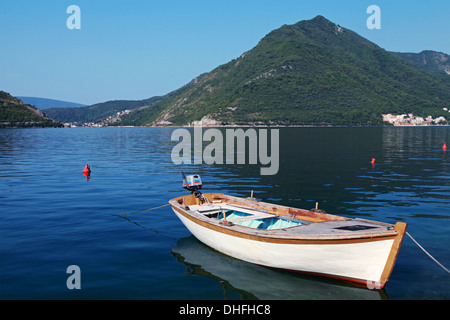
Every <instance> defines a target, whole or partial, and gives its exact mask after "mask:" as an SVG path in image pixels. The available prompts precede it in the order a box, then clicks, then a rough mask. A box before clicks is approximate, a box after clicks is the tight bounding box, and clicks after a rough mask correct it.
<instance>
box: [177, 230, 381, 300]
mask: <svg viewBox="0 0 450 320" xmlns="http://www.w3.org/2000/svg"><path fill="white" fill-rule="evenodd" d="M172 255H173V256H175V257H176V258H177V261H178V262H181V263H182V264H184V265H185V266H186V272H187V274H188V275H189V274H196V275H200V276H204V277H208V278H211V279H214V280H217V281H224V283H223V284H224V287H225V289H228V290H231V291H234V292H237V293H239V294H241V295H242V298H243V299H261V300H281V299H282V300H304V299H308V300H314V299H330V300H331V299H345V300H352V299H358V300H380V299H387V294H386V291H385V290H384V289H383V290H369V289H367V288H364V287H358V286H354V285H351V284H346V283H344V282H343V281H339V280H333V279H327V278H322V277H316V276H308V275H303V274H297V273H292V272H287V271H282V270H275V269H270V268H267V267H262V266H259V265H255V264H252V263H248V262H245V261H242V260H238V259H235V258H232V257H229V256H227V255H224V254H222V253H220V252H218V251H215V250H214V249H211V248H209V247H208V246H206V245H204V244H202V243H201V242H200V241H198V240H197V239H196V238H195V237H194V236H189V237H186V238H182V239H180V240H178V241H177V244H176V246H175V247H174V248H173V249H172Z"/></svg>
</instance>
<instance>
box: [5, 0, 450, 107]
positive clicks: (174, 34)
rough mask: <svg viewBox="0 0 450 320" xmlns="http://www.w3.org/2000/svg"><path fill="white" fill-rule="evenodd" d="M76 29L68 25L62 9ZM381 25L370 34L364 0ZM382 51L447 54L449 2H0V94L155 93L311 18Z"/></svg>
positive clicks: (111, 96)
mask: <svg viewBox="0 0 450 320" xmlns="http://www.w3.org/2000/svg"><path fill="white" fill-rule="evenodd" d="M72 4H75V5H78V6H79V7H80V9H81V29H80V30H69V29H68V28H67V26H66V21H67V19H68V18H69V16H70V14H67V13H66V10H67V7H68V6H69V5H72ZM372 4H375V5H378V6H379V7H380V9H381V30H369V29H368V28H367V27H366V21H367V19H368V17H369V16H370V15H369V14H367V13H366V9H367V7H368V6H369V5H372ZM319 14H320V15H323V16H324V17H326V18H327V19H329V20H331V21H333V22H334V23H337V24H339V25H341V26H342V27H344V28H348V29H351V30H353V31H355V32H357V33H359V34H360V35H361V36H363V37H365V38H367V39H369V40H370V41H373V42H375V43H376V44H378V45H379V46H381V47H382V48H384V49H386V50H389V51H400V52H420V51H422V50H426V49H429V50H435V51H440V52H445V53H447V54H450V18H449V17H450V1H448V0H435V1H433V0H431V1H423V0H422V1H406V0H389V1H386V0H370V1H368V0H315V1H311V0H308V1H303V0H274V1H266V0H239V1H237V0H226V1H225V0H220V1H219V0H189V1H187V0H185V1H180V0H165V1H160V0H158V1H156V0H69V1H67V0H42V1H32V0H28V1H25V0H14V1H6V0H5V1H1V3H0V37H1V41H0V43H1V46H0V90H4V91H7V92H10V93H11V94H12V95H15V96H34V97H44V98H51V99H59V100H65V101H71V102H78V103H84V104H94V103H97V102H104V101H107V100H116V99H132V100H135V99H144V98H149V97H152V96H155V95H163V94H166V93H168V92H170V91H172V90H175V89H177V88H179V87H180V86H182V85H184V84H186V83H187V82H189V81H190V80H192V79H193V78H194V77H196V76H198V75H199V74H201V73H204V72H209V71H211V70H212V69H214V68H215V67H217V66H219V65H221V64H224V63H227V62H228V61H230V60H232V59H234V58H236V57H238V56H240V55H241V54H242V53H243V52H245V51H247V50H250V49H251V48H253V47H254V46H255V45H256V44H257V43H258V41H259V40H260V39H261V38H263V37H264V36H265V35H266V34H267V33H269V32H270V31H272V30H274V29H277V28H279V27H280V26H282V25H283V24H294V23H296V22H298V21H301V20H307V19H312V18H314V17H315V16H316V15H319Z"/></svg>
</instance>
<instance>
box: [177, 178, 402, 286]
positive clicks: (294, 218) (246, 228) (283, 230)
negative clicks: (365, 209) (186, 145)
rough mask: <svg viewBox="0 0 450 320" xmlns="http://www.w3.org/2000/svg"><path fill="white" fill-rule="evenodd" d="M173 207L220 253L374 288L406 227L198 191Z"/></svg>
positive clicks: (391, 265) (381, 283) (383, 276)
mask: <svg viewBox="0 0 450 320" xmlns="http://www.w3.org/2000/svg"><path fill="white" fill-rule="evenodd" d="M200 187H201V182H200ZM190 191H191V192H192V191H193V190H192V189H190ZM169 203H170V205H171V206H172V209H173V211H174V212H175V214H176V215H177V216H178V218H179V219H180V220H181V222H182V223H183V224H184V225H185V226H186V227H187V229H188V230H189V231H190V232H191V233H192V234H193V235H194V236H195V237H196V238H197V239H198V240H200V241H201V242H203V243H205V244H206V245H208V246H210V247H212V248H213V249H215V250H217V251H220V252H222V253H224V254H227V255H229V256H232V257H234V258H237V259H241V260H244V261H248V262H251V263H255V264H258V265H262V266H266V267H271V268H277V269H284V270H290V271H297V272H302V273H310V274H315V275H321V276H326V277H331V278H337V279H342V280H345V281H349V282H353V283H357V284H361V285H365V286H367V287H368V288H369V289H381V288H383V287H384V286H385V285H386V283H387V282H388V280H389V277H390V275H391V273H392V270H393V268H394V265H395V261H396V259H397V255H398V252H399V250H400V247H401V244H402V241H403V238H404V235H405V232H406V227H407V224H406V223H403V222H397V223H396V224H395V225H392V224H387V223H382V222H377V221H369V220H364V219H357V218H356V219H355V218H346V217H342V216H337V215H331V214H327V213H324V212H321V211H320V210H302V209H296V208H291V207H286V206H281V205H276V204H271V203H265V202H259V201H257V200H256V199H254V198H247V199H242V198H237V197H233V196H229V195H225V194H222V193H206V194H201V193H200V192H199V191H198V190H194V194H190V195H186V196H181V197H178V198H174V199H172V200H170V201H169Z"/></svg>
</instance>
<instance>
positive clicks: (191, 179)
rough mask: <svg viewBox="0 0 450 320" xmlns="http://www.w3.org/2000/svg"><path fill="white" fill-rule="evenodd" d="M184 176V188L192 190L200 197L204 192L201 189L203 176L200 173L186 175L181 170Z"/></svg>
mask: <svg viewBox="0 0 450 320" xmlns="http://www.w3.org/2000/svg"><path fill="white" fill-rule="evenodd" d="M181 175H182V176H183V188H185V189H187V190H188V191H190V192H191V193H192V194H194V196H195V197H196V198H198V197H200V196H201V195H202V193H201V192H200V191H199V190H200V189H201V188H202V186H203V183H202V178H200V176H199V175H198V174H194V175H189V176H187V177H186V176H185V175H184V173H183V172H181Z"/></svg>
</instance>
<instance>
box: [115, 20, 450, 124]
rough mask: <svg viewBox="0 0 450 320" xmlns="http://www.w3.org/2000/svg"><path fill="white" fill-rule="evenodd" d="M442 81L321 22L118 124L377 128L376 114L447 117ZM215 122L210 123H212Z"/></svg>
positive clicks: (294, 29)
mask: <svg viewBox="0 0 450 320" xmlns="http://www.w3.org/2000/svg"><path fill="white" fill-rule="evenodd" d="M443 107H450V77H448V76H447V75H446V74H445V73H437V72H433V71H429V70H425V69H424V68H419V67H417V66H416V65H414V64H412V63H409V62H407V61H405V60H404V59H403V58H400V57H397V56H396V55H394V54H392V53H390V52H388V51H386V50H384V49H382V48H380V47H379V46H377V45H376V44H374V43H372V42H370V41H368V40H366V39H364V38H363V37H361V36H359V35H358V34H356V33H355V32H353V31H351V30H348V29H345V28H342V27H340V26H338V25H336V24H334V23H332V22H330V21H328V20H327V19H325V18H324V17H322V16H317V17H315V18H314V19H312V20H307V21H301V22H299V23H297V24H294V25H284V26H282V27H281V28H279V29H277V30H274V31H272V32H270V33H269V34H268V35H267V36H265V37H264V38H263V39H262V40H261V41H260V42H259V43H258V45H256V46H255V47H254V48H253V49H251V50H250V51H248V52H245V53H244V54H242V55H241V56H240V57H239V58H237V59H234V60H232V61H230V62H229V63H226V64H224V65H221V66H219V67H217V68H216V69H214V70H212V71H211V72H209V73H206V74H203V75H201V76H199V77H198V78H196V79H195V80H193V81H192V82H190V83H188V84H187V85H185V86H184V87H182V88H180V89H178V90H175V91H173V92H171V93H170V94H168V95H166V96H165V97H164V98H163V99H161V100H160V101H157V102H156V103H153V104H151V105H149V106H147V107H143V108H140V109H138V110H135V111H133V112H131V113H129V114H128V115H124V116H122V117H121V118H122V121H121V122H120V124H122V125H186V124H189V123H192V122H193V121H199V120H200V119H202V118H203V119H207V120H209V122H210V123H221V124H238V125H244V124H252V125H255V124H267V125H327V124H333V125H341V124H342V125H379V124H382V116H381V114H383V113H393V114H402V113H413V114H414V115H416V116H428V115H431V116H433V117H438V116H441V115H442V116H447V117H448V112H447V113H446V112H444V111H443ZM215 121H216V122H215Z"/></svg>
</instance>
